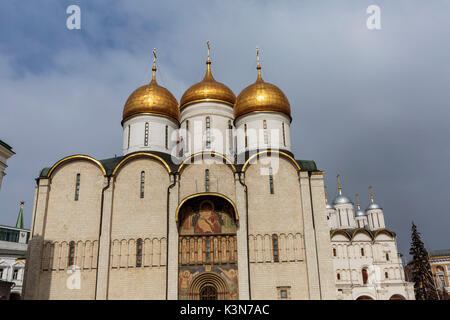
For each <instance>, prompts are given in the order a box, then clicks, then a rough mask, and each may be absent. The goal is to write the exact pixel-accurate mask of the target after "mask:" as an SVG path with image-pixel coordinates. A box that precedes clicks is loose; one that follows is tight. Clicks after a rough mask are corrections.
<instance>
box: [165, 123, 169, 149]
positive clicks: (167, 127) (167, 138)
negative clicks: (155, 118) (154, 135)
mask: <svg viewBox="0 0 450 320" xmlns="http://www.w3.org/2000/svg"><path fill="white" fill-rule="evenodd" d="M165 144H166V149H169V126H166V143H165Z"/></svg>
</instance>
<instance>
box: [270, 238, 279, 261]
mask: <svg viewBox="0 0 450 320" xmlns="http://www.w3.org/2000/svg"><path fill="white" fill-rule="evenodd" d="M272 246H273V262H279V261H280V260H279V257H278V236H277V235H276V234H274V235H272Z"/></svg>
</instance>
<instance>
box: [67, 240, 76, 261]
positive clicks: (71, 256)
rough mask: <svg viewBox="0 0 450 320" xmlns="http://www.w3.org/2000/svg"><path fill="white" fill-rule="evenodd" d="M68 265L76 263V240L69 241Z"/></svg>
mask: <svg viewBox="0 0 450 320" xmlns="http://www.w3.org/2000/svg"><path fill="white" fill-rule="evenodd" d="M67 260H68V261H67V266H68V267H70V266H73V265H74V263H75V242H74V241H70V243H69V257H68V259H67Z"/></svg>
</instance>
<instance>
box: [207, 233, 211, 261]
mask: <svg viewBox="0 0 450 320" xmlns="http://www.w3.org/2000/svg"><path fill="white" fill-rule="evenodd" d="M210 260H211V240H210V238H209V237H207V238H206V264H209V263H210V262H211V261H210Z"/></svg>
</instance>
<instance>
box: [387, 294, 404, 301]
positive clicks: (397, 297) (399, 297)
mask: <svg viewBox="0 0 450 320" xmlns="http://www.w3.org/2000/svg"><path fill="white" fill-rule="evenodd" d="M389 300H406V299H405V297H404V296H402V295H401V294H394V295H393V296H392V297H390V298H389Z"/></svg>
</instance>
